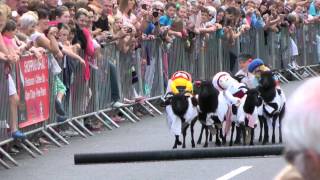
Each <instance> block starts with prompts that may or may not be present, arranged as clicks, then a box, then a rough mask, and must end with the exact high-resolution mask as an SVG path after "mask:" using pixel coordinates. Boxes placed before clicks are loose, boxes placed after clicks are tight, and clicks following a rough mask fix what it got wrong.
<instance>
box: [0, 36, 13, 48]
mask: <svg viewBox="0 0 320 180" xmlns="http://www.w3.org/2000/svg"><path fill="white" fill-rule="evenodd" d="M3 42H4V44H5V45H6V46H7V47H12V48H15V46H14V43H13V39H12V38H9V37H8V36H5V35H3Z"/></svg>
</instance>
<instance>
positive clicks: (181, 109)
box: [171, 94, 189, 117]
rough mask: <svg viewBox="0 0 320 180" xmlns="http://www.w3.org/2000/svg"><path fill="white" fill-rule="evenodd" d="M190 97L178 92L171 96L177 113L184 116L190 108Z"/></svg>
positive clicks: (172, 104) (173, 107) (174, 110)
mask: <svg viewBox="0 0 320 180" xmlns="http://www.w3.org/2000/svg"><path fill="white" fill-rule="evenodd" d="M188 105H189V103H188V97H187V96H185V95H184V94H177V95H174V96H172V97H171V106H172V110H173V112H174V114H175V115H177V116H179V117H183V116H184V115H185V113H186V112H187V109H188Z"/></svg>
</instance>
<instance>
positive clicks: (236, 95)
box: [212, 72, 247, 135]
mask: <svg viewBox="0 0 320 180" xmlns="http://www.w3.org/2000/svg"><path fill="white" fill-rule="evenodd" d="M212 83H213V86H214V87H215V88H216V89H217V90H219V91H220V92H221V93H222V94H223V97H224V98H222V99H221V98H219V104H220V101H221V100H225V101H227V104H228V106H227V108H228V109H227V114H226V117H225V118H226V127H225V131H224V132H225V135H226V134H227V133H228V131H229V129H230V127H231V121H232V114H234V115H235V114H236V112H237V106H239V105H240V102H241V98H242V97H244V95H245V93H246V91H247V87H246V85H245V84H243V83H239V82H238V81H237V80H235V79H233V78H232V77H231V76H230V74H229V73H227V72H219V73H217V74H216V75H215V76H214V77H213V80H212ZM220 121H221V122H222V121H223V119H220Z"/></svg>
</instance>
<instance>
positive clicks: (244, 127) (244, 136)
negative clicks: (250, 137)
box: [240, 124, 247, 146]
mask: <svg viewBox="0 0 320 180" xmlns="http://www.w3.org/2000/svg"><path fill="white" fill-rule="evenodd" d="M240 128H241V132H242V141H243V142H242V144H243V145H244V146H245V145H247V142H246V141H247V139H246V133H247V132H246V126H245V125H244V124H240Z"/></svg>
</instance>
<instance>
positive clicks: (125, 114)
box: [119, 108, 137, 123]
mask: <svg viewBox="0 0 320 180" xmlns="http://www.w3.org/2000/svg"><path fill="white" fill-rule="evenodd" d="M119 111H120V112H121V113H122V114H123V115H124V116H125V117H126V118H128V119H129V120H130V121H131V122H133V123H136V122H137V121H135V120H134V119H133V118H132V117H131V116H129V114H128V113H126V112H125V111H124V110H123V109H122V108H119Z"/></svg>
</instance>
